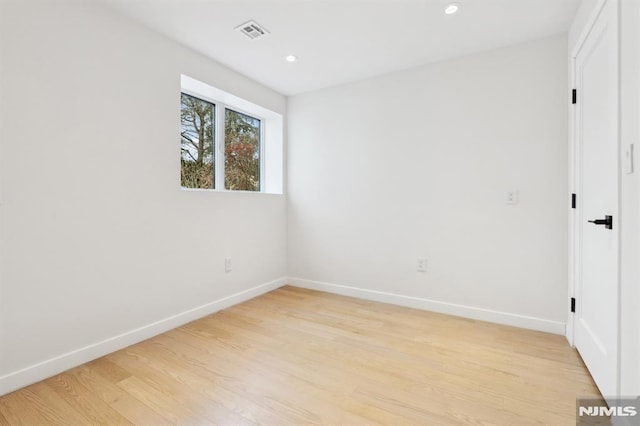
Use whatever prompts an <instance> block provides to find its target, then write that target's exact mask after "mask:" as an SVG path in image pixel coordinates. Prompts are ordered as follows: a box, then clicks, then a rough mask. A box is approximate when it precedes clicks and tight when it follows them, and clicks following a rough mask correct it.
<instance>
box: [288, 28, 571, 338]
mask: <svg viewBox="0 0 640 426" xmlns="http://www.w3.org/2000/svg"><path fill="white" fill-rule="evenodd" d="M566 57H567V39H566V37H565V36H557V37H553V38H549V39H545V40H540V41H535V42H532V43H528V44H523V45H518V46H514V47H510V48H505V49H500V50H495V51H491V52H487V53H482V54H478V55H474V56H470V57H465V58H462V59H458V60H454V61H450V62H445V63H439V64H434V65H427V66H424V67H420V68H416V69H411V70H408V71H403V72H397V73H393V74H390V75H387V76H383V77H379V78H374V79H371V80H366V81H363V82H358V83H354V84H349V85H345V86H341V87H336V88H331V89H326V90H322V91H318V92H313V93H310V94H303V95H299V96H294V97H292V98H290V99H289V103H288V122H289V125H288V136H289V139H288V140H289V147H288V156H289V157H288V158H289V168H288V171H289V198H288V206H289V249H288V253H289V257H288V259H289V275H290V276H292V277H297V278H300V279H299V280H294V282H297V283H300V284H302V285H305V284H306V285H309V286H310V287H315V288H324V289H327V290H330V291H342V292H345V293H349V292H350V293H352V294H356V295H359V296H363V297H366V296H367V295H368V296H371V297H372V298H378V299H385V297H387V296H388V295H380V294H378V293H374V292H387V293H393V294H396V295H402V296H409V298H405V299H404V300H405V301H413V302H415V303H413V302H411V303H408V304H415V305H420V300H417V301H416V299H415V298H418V299H428V300H430V301H435V302H442V303H431V302H429V303H426V302H425V304H423V306H426V307H429V308H431V309H439V310H442V311H445V312H453V313H459V314H463V315H467V316H472V317H479V318H486V319H492V320H497V321H502V322H506V323H513V324H518V325H525V326H529V327H533V328H539V329H544V330H548V331H555V332H558V333H564V323H565V321H566V304H567V303H568V302H567V297H566V295H567V232H568V230H567V227H568V224H567V208H568V198H567V197H568V193H567V179H568V177H567V161H568V157H567V148H566V146H567V131H568V128H567V121H568V115H567V102H568V93H569V92H568V83H567V78H566V76H567V65H566V64H567V60H566ZM337 66H339V65H337ZM509 189H517V190H519V193H520V204H519V205H515V206H513V205H506V203H505V200H506V193H507V191H508V190H509ZM419 256H425V257H427V258H428V272H426V273H419V272H416V259H417V258H418V257H419ZM322 283H324V284H322ZM327 284H329V285H327ZM331 284H335V285H346V286H352V287H355V288H356V289H348V290H345V289H341V288H339V287H335V286H332V285H331ZM363 290H364V291H363ZM387 299H388V300H395V301H399V300H401V299H402V298H397V297H392V296H389V297H387ZM443 303H444V304H443ZM446 304H448V305H446ZM451 304H454V305H464V306H465V307H467V308H470V309H467V308H464V307H460V306H452V305H451ZM440 308H441V309H440ZM486 310H489V311H497V313H496V312H487V311H486Z"/></svg>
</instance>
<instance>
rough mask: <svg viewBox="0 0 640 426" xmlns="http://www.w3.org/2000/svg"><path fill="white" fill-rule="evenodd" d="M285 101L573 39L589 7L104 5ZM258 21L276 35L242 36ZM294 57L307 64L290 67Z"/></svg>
mask: <svg viewBox="0 0 640 426" xmlns="http://www.w3.org/2000/svg"><path fill="white" fill-rule="evenodd" d="M102 1H103V2H105V3H106V4H108V5H109V7H111V8H114V9H116V10H117V11H119V12H120V13H122V14H124V15H126V16H129V17H130V18H132V19H134V20H136V21H138V22H140V23H142V24H143V25H145V26H147V27H150V28H152V29H154V30H156V31H158V32H160V33H162V34H164V35H166V36H168V37H169V38H171V39H174V40H176V41H178V42H180V43H182V44H184V45H186V46H188V47H190V48H192V49H194V50H196V51H198V52H200V53H202V54H204V55H206V56H208V57H210V58H212V59H214V60H216V61H218V62H220V63H222V64H224V65H226V66H228V67H229V68H231V69H234V70H236V71H238V72H240V73H242V74H244V75H246V76H248V77H250V78H252V79H253V80H256V81H258V82H260V83H262V84H264V85H266V86H268V87H271V88H272V89H274V90H276V91H278V92H280V93H282V94H285V95H294V94H298V93H302V92H308V91H312V90H315V89H319V88H324V87H329V86H334V85H338V84H342V83H346V82H350V81H355V80H361V79H365V78H368V77H373V76H376V75H381V74H385V73H389V72H392V71H396V70H401V69H406V68H411V67H415V66H418V65H422V64H425V63H429V62H437V61H441V60H443V59H448V58H453V57H457V56H462V55H466V54H470V53H474V52H480V51H484V50H489V49H494V48H498V47H502V46H507V45H512V44H516V43H520V42H525V41H528V40H533V39H538V38H543V37H547V36H551V35H554V34H560V33H563V32H566V31H567V30H568V28H569V25H570V23H571V21H572V19H573V16H574V15H575V13H576V10H577V8H578V5H579V2H580V0H456V1H458V2H460V3H461V8H460V11H459V12H458V13H457V14H455V15H445V14H444V8H445V6H446V5H447V4H448V3H449V2H448V1H446V0H102ZM250 19H253V20H255V21H256V22H258V23H259V24H261V25H262V26H264V27H265V28H266V29H268V30H269V32H270V34H269V35H268V36H266V37H261V38H258V39H255V40H251V39H249V38H247V37H246V36H244V35H243V34H241V33H240V32H238V31H235V30H234V28H236V27H237V26H238V25H240V24H243V23H245V22H246V21H248V20H250ZM288 54H294V55H296V56H298V58H299V60H298V61H297V62H295V63H288V62H286V61H285V56H286V55H288Z"/></svg>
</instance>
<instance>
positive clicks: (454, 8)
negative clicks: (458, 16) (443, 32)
mask: <svg viewBox="0 0 640 426" xmlns="http://www.w3.org/2000/svg"><path fill="white" fill-rule="evenodd" d="M458 10H460V3H451V4H450V5H449V6H447V7H446V9H445V10H444V13H446V14H447V15H453V14H454V13H457V12H458Z"/></svg>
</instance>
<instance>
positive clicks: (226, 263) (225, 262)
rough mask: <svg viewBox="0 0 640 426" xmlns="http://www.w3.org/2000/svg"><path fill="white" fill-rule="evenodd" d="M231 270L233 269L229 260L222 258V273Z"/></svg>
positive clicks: (228, 258)
mask: <svg viewBox="0 0 640 426" xmlns="http://www.w3.org/2000/svg"><path fill="white" fill-rule="evenodd" d="M232 269H233V267H232V265H231V258H230V257H225V258H224V271H225V272H231V270H232Z"/></svg>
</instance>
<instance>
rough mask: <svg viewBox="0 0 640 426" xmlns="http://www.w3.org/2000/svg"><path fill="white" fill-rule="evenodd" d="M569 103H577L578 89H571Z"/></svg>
mask: <svg viewBox="0 0 640 426" xmlns="http://www.w3.org/2000/svg"><path fill="white" fill-rule="evenodd" d="M571 103H572V104H577V103H578V89H573V90H572V91H571Z"/></svg>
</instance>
